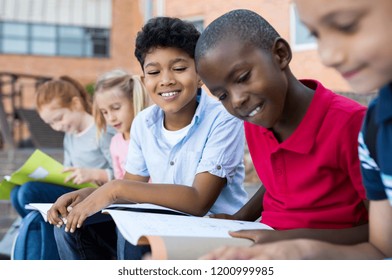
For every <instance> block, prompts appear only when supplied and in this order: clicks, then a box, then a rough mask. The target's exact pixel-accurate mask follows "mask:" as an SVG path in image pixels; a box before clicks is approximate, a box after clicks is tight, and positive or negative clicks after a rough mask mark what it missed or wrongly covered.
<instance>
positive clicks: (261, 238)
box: [229, 229, 290, 244]
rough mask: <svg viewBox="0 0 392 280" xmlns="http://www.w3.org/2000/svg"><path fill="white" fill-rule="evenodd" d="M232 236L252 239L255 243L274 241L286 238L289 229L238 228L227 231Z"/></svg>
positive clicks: (287, 237) (288, 236)
mask: <svg viewBox="0 0 392 280" xmlns="http://www.w3.org/2000/svg"><path fill="white" fill-rule="evenodd" d="M229 234H230V235H231V236H233V237H237V238H246V239H250V240H252V241H254V242H255V243H256V244H260V243H267V242H275V241H280V240H286V239H289V238H290V235H289V234H290V231H284V230H268V229H254V230H239V231H232V232H230V233H229Z"/></svg>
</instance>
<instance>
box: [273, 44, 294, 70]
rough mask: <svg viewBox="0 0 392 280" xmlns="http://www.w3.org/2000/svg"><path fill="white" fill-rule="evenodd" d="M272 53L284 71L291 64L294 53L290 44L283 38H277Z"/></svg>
mask: <svg viewBox="0 0 392 280" xmlns="http://www.w3.org/2000/svg"><path fill="white" fill-rule="evenodd" d="M272 52H273V54H274V57H275V58H276V59H277V61H278V64H279V66H280V68H281V69H282V70H284V69H285V68H286V67H288V65H289V64H290V61H291V58H292V53H291V48H290V45H289V43H287V41H286V40H284V39H283V38H280V37H279V38H276V39H275V42H274V45H273V46H272Z"/></svg>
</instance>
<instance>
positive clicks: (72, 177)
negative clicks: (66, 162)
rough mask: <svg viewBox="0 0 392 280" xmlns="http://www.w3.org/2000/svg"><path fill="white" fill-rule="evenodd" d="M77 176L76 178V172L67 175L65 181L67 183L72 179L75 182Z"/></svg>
mask: <svg viewBox="0 0 392 280" xmlns="http://www.w3.org/2000/svg"><path fill="white" fill-rule="evenodd" d="M75 178H76V174H75V173H72V174H71V175H69V176H67V177H66V178H65V180H64V183H67V182H69V181H72V182H74V183H75Z"/></svg>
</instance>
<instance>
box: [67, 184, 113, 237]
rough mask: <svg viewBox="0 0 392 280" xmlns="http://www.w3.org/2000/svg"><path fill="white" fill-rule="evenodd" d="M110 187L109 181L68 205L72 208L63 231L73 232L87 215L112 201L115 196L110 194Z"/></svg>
mask: <svg viewBox="0 0 392 280" xmlns="http://www.w3.org/2000/svg"><path fill="white" fill-rule="evenodd" d="M112 189H113V188H111V186H110V183H108V184H105V185H103V186H101V187H100V188H98V189H94V190H95V191H94V192H93V193H92V194H91V195H89V196H88V197H86V198H85V199H83V201H81V202H80V203H74V204H72V205H70V206H72V210H71V211H70V212H69V213H68V215H67V222H66V224H65V231H66V232H71V233H72V232H74V231H75V230H76V229H77V228H80V227H81V226H82V225H83V223H84V221H85V220H86V219H87V218H88V217H89V216H91V215H93V214H95V213H97V212H98V211H100V210H102V209H103V208H105V207H106V206H108V205H110V204H112V203H114V202H115V198H114V197H113V195H112ZM83 190H85V189H83Z"/></svg>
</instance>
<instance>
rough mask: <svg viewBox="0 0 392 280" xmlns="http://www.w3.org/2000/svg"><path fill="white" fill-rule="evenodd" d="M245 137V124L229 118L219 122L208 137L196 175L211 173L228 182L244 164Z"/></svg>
mask: <svg viewBox="0 0 392 280" xmlns="http://www.w3.org/2000/svg"><path fill="white" fill-rule="evenodd" d="M244 146H245V135H244V128H243V122H242V121H241V120H239V119H237V118H235V117H232V116H228V115H226V117H225V118H224V119H223V120H221V121H219V122H218V123H217V124H216V125H214V128H213V129H212V130H211V132H210V134H209V135H208V139H207V142H206V144H205V147H204V150H203V154H202V157H201V160H200V163H199V165H198V167H197V172H196V173H201V172H206V171H207V172H209V173H211V174H213V175H215V176H218V177H221V178H224V177H226V178H227V180H228V182H229V183H230V182H231V179H232V178H233V176H234V175H235V174H236V171H237V168H238V166H239V165H240V164H242V162H243V157H244Z"/></svg>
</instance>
